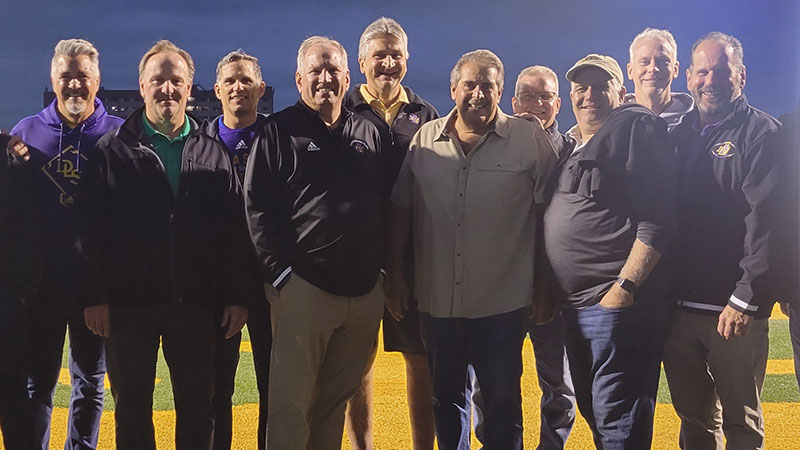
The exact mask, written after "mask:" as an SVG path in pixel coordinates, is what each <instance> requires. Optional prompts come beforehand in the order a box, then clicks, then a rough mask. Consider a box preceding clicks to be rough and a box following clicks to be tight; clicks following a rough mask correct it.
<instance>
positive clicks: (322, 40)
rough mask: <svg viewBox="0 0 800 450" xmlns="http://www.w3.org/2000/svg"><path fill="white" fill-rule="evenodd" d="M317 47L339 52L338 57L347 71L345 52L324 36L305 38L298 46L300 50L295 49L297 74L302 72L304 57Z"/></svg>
mask: <svg viewBox="0 0 800 450" xmlns="http://www.w3.org/2000/svg"><path fill="white" fill-rule="evenodd" d="M318 45H327V46H330V47H333V48H335V49H336V51H338V52H339V55H340V56H341V57H342V61H343V62H344V68H345V70H349V69H348V66H347V50H345V49H344V47H343V46H342V44H340V43H339V42H337V41H334V40H333V39H331V38H329V37H326V36H311V37H310V38H306V40H305V41H303V43H302V44H300V48H299V49H297V71H298V72H302V71H303V62H304V61H305V59H306V55H308V52H309V50H311V49H312V48H313V47H316V46H318Z"/></svg>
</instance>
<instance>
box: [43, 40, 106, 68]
mask: <svg viewBox="0 0 800 450" xmlns="http://www.w3.org/2000/svg"><path fill="white" fill-rule="evenodd" d="M80 55H86V56H88V57H89V60H91V61H92V65H94V70H95V74H97V75H99V74H100V53H99V52H98V51H97V49H96V48H95V47H94V45H92V43H91V42H89V41H87V40H84V39H63V40H61V41H58V44H56V48H55V49H54V51H53V59H52V60H51V61H50V76H51V77H55V76H56V73H55V71H56V60H57V59H58V57H59V56H66V57H68V58H75V57H78V56H80Z"/></svg>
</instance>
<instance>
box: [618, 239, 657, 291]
mask: <svg viewBox="0 0 800 450" xmlns="http://www.w3.org/2000/svg"><path fill="white" fill-rule="evenodd" d="M660 259H661V252H659V251H658V250H656V249H655V248H653V247H651V246H649V245H647V244H645V243H644V242H642V241H640V240H639V239H636V240H635V241H634V242H633V248H631V253H630V254H629V255H628V259H627V261H625V265H624V266H623V267H622V270H621V271H620V273H619V276H620V277H622V278H626V279H628V280H631V281H633V283H634V284H636V286H641V285H642V284H643V283H644V282H645V280H647V277H648V276H649V275H650V272H652V271H653V269H654V268H655V267H656V264H658V261H659V260H660Z"/></svg>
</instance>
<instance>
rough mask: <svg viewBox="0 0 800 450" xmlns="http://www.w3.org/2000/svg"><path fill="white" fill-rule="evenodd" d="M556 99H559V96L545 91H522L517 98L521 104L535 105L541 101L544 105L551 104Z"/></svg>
mask: <svg viewBox="0 0 800 450" xmlns="http://www.w3.org/2000/svg"><path fill="white" fill-rule="evenodd" d="M556 97H558V94H557V93H556V92H550V91H543V92H533V91H522V92H518V93H517V98H518V99H519V100H520V101H521V102H525V103H535V102H537V101H540V100H541V102H542V103H550V102H552V101H553V100H554V99H555V98H556Z"/></svg>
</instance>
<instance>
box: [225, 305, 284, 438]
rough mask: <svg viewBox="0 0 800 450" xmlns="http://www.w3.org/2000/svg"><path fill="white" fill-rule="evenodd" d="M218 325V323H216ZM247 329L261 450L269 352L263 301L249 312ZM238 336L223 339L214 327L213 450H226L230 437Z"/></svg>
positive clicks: (269, 332) (268, 329) (270, 340)
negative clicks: (253, 369)
mask: <svg viewBox="0 0 800 450" xmlns="http://www.w3.org/2000/svg"><path fill="white" fill-rule="evenodd" d="M217 323H219V321H217ZM247 330H248V332H249V333H250V345H251V347H252V349H253V363H254V364H253V365H254V366H255V371H256V385H257V387H258V430H257V432H258V449H259V450H264V447H265V444H266V442H265V441H266V435H267V399H268V398H269V394H268V392H269V352H270V350H271V349H272V331H271V327H270V315H269V303H267V301H266V300H264V301H263V303H259V304H257V305H256V306H254V307H252V308H251V309H250V312H249V314H248V317H247ZM241 342H242V334H241V333H238V334H236V336H233V337H231V338H230V339H225V328H220V327H218V328H217V344H216V345H217V348H216V351H215V353H214V371H215V376H214V399H213V404H214V415H215V420H214V424H215V425H214V450H230V448H231V439H232V437H233V412H232V408H233V391H234V387H235V384H236V367H237V365H238V364H239V347H240V345H241Z"/></svg>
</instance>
